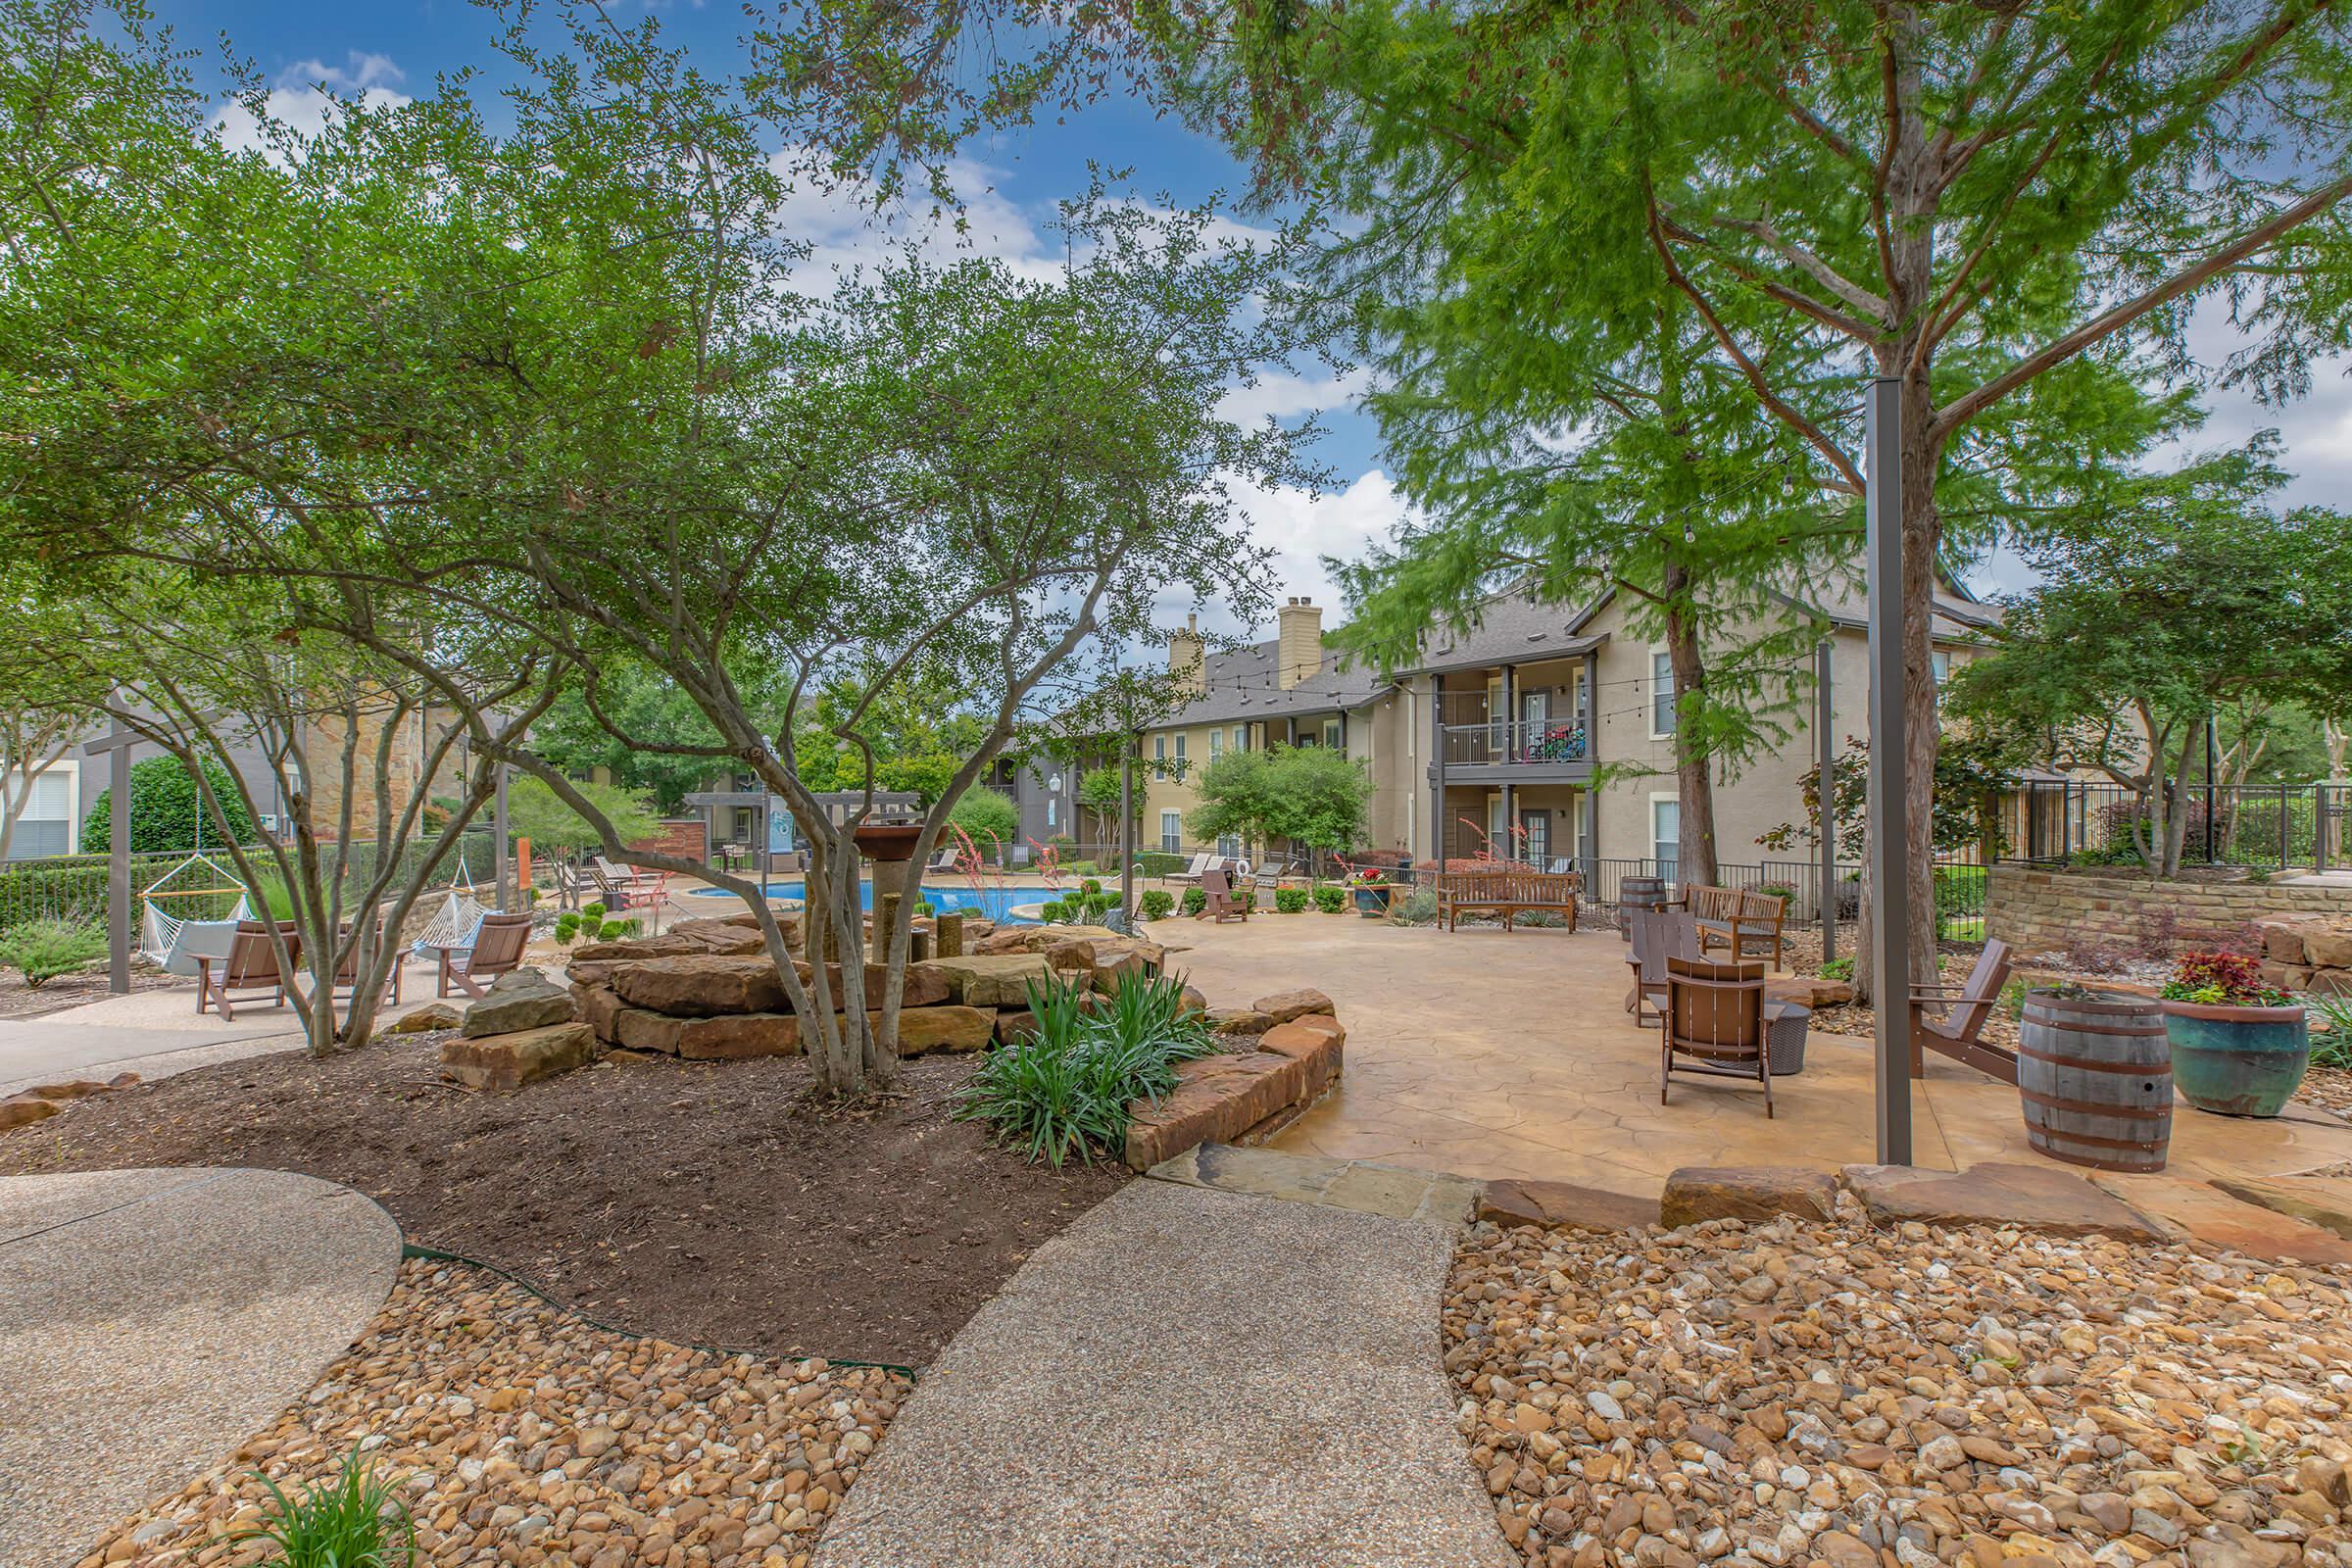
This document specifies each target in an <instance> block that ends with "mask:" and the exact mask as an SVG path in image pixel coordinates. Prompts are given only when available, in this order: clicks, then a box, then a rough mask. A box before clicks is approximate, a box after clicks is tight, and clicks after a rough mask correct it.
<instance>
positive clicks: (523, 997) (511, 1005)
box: [458, 968, 579, 1040]
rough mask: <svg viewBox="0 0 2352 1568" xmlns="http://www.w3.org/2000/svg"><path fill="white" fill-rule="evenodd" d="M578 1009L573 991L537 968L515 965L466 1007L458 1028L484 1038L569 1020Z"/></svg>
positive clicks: (475, 1036) (471, 1038) (465, 1033)
mask: <svg viewBox="0 0 2352 1568" xmlns="http://www.w3.org/2000/svg"><path fill="white" fill-rule="evenodd" d="M578 1013H579V1005H578V1004H577V1003H576V1002H574V1001H573V1000H572V996H571V993H570V992H569V991H567V990H565V989H564V987H562V986H560V985H557V984H556V983H555V982H554V981H552V980H550V979H548V977H547V976H546V975H544V974H541V973H540V972H539V971H538V970H536V969H532V968H521V969H515V970H512V971H510V972H508V973H506V974H502V975H500V976H499V977H498V978H497V979H496V980H494V981H492V982H491V983H490V994H489V995H488V996H485V997H483V998H482V999H481V1000H480V1001H478V1002H476V1003H474V1004H473V1005H471V1006H469V1007H467V1008H466V1016H465V1018H464V1020H463V1021H462V1022H460V1023H459V1025H458V1031H459V1033H461V1034H463V1035H464V1036H465V1037H466V1039H468V1040H481V1039H485V1038H487V1037H489V1036H491V1035H511V1034H518V1033H520V1032H521V1031H523V1030H525V1029H543V1028H545V1027H547V1026H548V1025H549V1024H556V1023H569V1022H570V1021H571V1020H572V1019H573V1018H574V1017H576V1016H578Z"/></svg>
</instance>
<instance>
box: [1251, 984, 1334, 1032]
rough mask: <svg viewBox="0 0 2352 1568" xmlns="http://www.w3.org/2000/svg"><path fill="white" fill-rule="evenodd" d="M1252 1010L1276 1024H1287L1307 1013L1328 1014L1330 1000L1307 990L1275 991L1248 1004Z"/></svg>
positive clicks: (1320, 993) (1330, 1007) (1318, 993)
mask: <svg viewBox="0 0 2352 1568" xmlns="http://www.w3.org/2000/svg"><path fill="white" fill-rule="evenodd" d="M1250 1007H1251V1009H1252V1010H1254V1011H1257V1012H1262V1013H1264V1014H1265V1015H1266V1016H1267V1017H1269V1018H1271V1019H1273V1020H1274V1021H1275V1022H1276V1023H1289V1022H1290V1021H1291V1020H1292V1019H1293V1018H1303V1017H1305V1016H1307V1015H1308V1014H1309V1013H1316V1012H1330V1011H1331V1010H1332V1005H1331V999H1330V998H1329V997H1327V996H1325V995H1324V994H1323V993H1322V992H1320V991H1316V990H1313V989H1311V988H1309V989H1303V990H1299V991H1277V992H1276V993H1274V995H1272V996H1270V997H1260V998H1258V999H1257V1000H1256V1001H1255V1002H1253V1003H1251V1004H1250Z"/></svg>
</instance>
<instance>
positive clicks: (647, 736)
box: [531, 662, 730, 816]
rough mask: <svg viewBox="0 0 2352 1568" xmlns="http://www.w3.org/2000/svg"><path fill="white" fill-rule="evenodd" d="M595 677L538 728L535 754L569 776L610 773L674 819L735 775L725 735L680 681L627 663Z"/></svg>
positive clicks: (570, 690) (571, 690)
mask: <svg viewBox="0 0 2352 1568" xmlns="http://www.w3.org/2000/svg"><path fill="white" fill-rule="evenodd" d="M588 673H589V676H590V677H592V678H584V679H582V680H581V681H580V682H579V683H577V684H575V685H572V686H569V687H567V688H565V690H564V695H563V696H562V697H559V698H558V699H557V700H556V703H555V706H554V707H552V708H550V709H549V710H548V711H547V716H546V717H544V718H542V719H540V720H539V722H538V723H537V724H535V725H533V726H532V729H531V746H532V749H533V750H535V751H536V752H537V753H538V754H539V755H540V756H541V757H544V758H546V759H547V760H548V761H550V762H552V763H554V764H555V765H556V766H557V767H559V768H562V769H563V770H564V771H565V772H567V773H582V774H584V773H586V772H587V771H588V770H589V769H591V768H596V767H602V768H605V769H607V770H608V771H609V772H610V773H611V774H612V775H613V781H614V782H615V783H617V784H619V785H621V786H622V787H623V788H624V789H626V790H629V791H632V792H635V793H637V794H640V795H645V796H648V797H650V798H651V799H652V801H653V803H654V809H656V810H657V811H659V812H661V813H662V814H663V815H671V816H674V815H676V814H677V813H678V812H679V811H681V810H683V809H684V808H685V801H686V796H687V795H688V793H690V792H692V791H695V790H701V789H705V788H707V787H709V784H710V781H711V775H712V774H714V773H719V772H725V771H729V770H730V769H729V766H728V760H727V757H726V753H725V750H724V748H722V747H721V746H720V745H719V740H718V732H717V731H716V730H714V729H712V728H711V723H710V720H708V719H706V718H704V717H703V714H702V711H701V710H700V709H698V708H696V707H695V706H694V703H693V702H692V701H691V700H690V699H689V698H688V697H687V696H686V694H685V693H684V692H682V691H680V690H679V689H678V688H677V686H676V685H675V684H674V683H673V682H670V681H666V680H663V679H662V677H661V676H659V675H656V674H654V673H653V672H651V671H650V670H647V669H646V668H645V667H644V666H642V665H639V664H635V663H629V662H614V663H613V664H611V665H609V666H605V667H600V668H596V669H594V670H591V671H589V672H588ZM624 735H625V736H628V737H630V738H629V739H627V740H623V739H622V738H621V737H622V736H624Z"/></svg>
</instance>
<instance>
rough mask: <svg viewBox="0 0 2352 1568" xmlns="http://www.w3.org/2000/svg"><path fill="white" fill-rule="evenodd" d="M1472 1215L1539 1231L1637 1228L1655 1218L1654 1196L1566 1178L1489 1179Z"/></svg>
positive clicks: (1652, 1222)
mask: <svg viewBox="0 0 2352 1568" xmlns="http://www.w3.org/2000/svg"><path fill="white" fill-rule="evenodd" d="M1478 1217H1479V1218H1480V1219H1483V1220H1490V1221H1492V1222H1494V1223H1495V1224H1496V1225H1536V1226H1541V1227H1543V1228H1544V1229H1545V1230H1574V1231H1638V1230H1641V1229H1642V1227H1643V1226H1646V1225H1655V1224H1656V1223H1657V1222H1658V1201H1657V1200H1656V1199H1654V1198H1628V1197H1626V1196H1625V1195H1624V1194H1622V1193H1612V1192H1608V1191H1605V1190H1603V1189H1601V1188H1598V1187H1578V1186H1576V1185H1574V1184H1573V1183H1570V1182H1538V1181H1509V1180H1504V1181H1491V1182H1489V1183H1487V1186H1486V1190H1485V1191H1484V1192H1483V1193H1481V1194H1480V1195H1479V1200H1478Z"/></svg>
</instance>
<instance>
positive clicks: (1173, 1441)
mask: <svg viewBox="0 0 2352 1568" xmlns="http://www.w3.org/2000/svg"><path fill="white" fill-rule="evenodd" d="M1452 1255H1453V1231H1452V1229H1451V1227H1449V1226H1441V1225H1433V1224H1422V1223H1418V1222H1415V1221H1411V1220H1397V1219H1390V1218H1385V1217H1382V1216H1379V1215H1375V1214H1365V1213H1356V1212H1351V1211H1349V1210H1347V1209H1342V1208H1336V1207H1331V1206H1327V1205H1323V1204H1319V1203H1302V1202H1291V1201H1283V1200H1280V1199H1272V1198H1264V1197H1257V1196H1252V1195H1249V1194H1242V1193H1232V1192H1217V1191H1212V1190H1209V1189H1205V1188H1201V1187H1194V1186H1187V1185H1181V1184H1178V1183H1175V1182H1167V1181H1143V1182H1137V1183H1135V1184H1134V1185H1133V1186H1131V1187H1128V1188H1125V1189H1123V1190H1122V1191H1120V1192H1119V1193H1117V1194H1115V1195H1114V1196H1112V1197H1111V1198H1110V1199H1108V1200H1106V1201H1104V1202H1103V1204H1102V1205H1101V1206H1099V1207H1097V1208H1096V1209H1095V1210H1094V1211H1093V1212H1091V1213H1089V1214H1088V1215H1086V1216H1085V1217H1084V1218H1082V1219H1080V1220H1079V1221H1078V1222H1077V1223H1076V1224H1074V1225H1072V1226H1071V1227H1070V1228H1069V1229H1068V1230H1066V1231H1064V1232H1062V1233H1061V1234H1060V1235H1059V1236H1057V1237H1055V1238H1054V1240H1053V1241H1051V1242H1049V1243H1047V1244H1046V1245H1045V1246H1044V1247H1042V1248H1040V1249H1039V1250H1038V1251H1037V1253H1036V1255H1035V1256H1033V1257H1032V1258H1031V1259H1030V1260H1029V1262H1028V1263H1027V1264H1026V1265H1025V1266H1024V1267H1023V1268H1022V1269H1021V1271H1020V1272H1019V1273H1018V1274H1016V1275H1014V1276H1013V1278H1012V1280H1011V1282H1010V1283H1009V1284H1008V1285H1007V1286H1006V1287H1005V1292H1004V1294H1003V1295H1001V1296H999V1297H998V1298H997V1299H995V1300H993V1301H991V1302H990V1303H989V1304H988V1305H987V1306H985V1307H983V1308H981V1310H980V1313H979V1315H978V1316H977V1317H975V1318H973V1319H972V1321H971V1322H970V1323H969V1324H967V1325H966V1326H965V1327H964V1329H963V1331H962V1332H961V1333H960V1334H958V1335H957V1336H956V1339H955V1341H954V1343H952V1344H951V1345H950V1346H949V1347H948V1348H947V1350H946V1352H945V1353H944V1354H943V1355H942V1356H941V1357H940V1359H939V1360H938V1361H937V1362H936V1363H935V1364H934V1365H933V1366H932V1367H931V1368H930V1369H929V1370H928V1371H927V1372H926V1374H925V1375H924V1377H923V1379H922V1382H921V1384H920V1385H919V1387H918V1388H917V1389H916V1392H915V1395H914V1397H913V1398H911V1399H910V1400H908V1401H907V1405H906V1407H905V1408H904V1409H903V1410H902V1411H900V1413H899V1416H898V1419H897V1421H896V1422H895V1423H894V1424H893V1425H892V1427H891V1430H890V1435H889V1437H888V1438H887V1439H886V1440H885V1441H884V1442H883V1444H882V1446H881V1447H880V1448H879V1449H877V1450H876V1452H875V1455H874V1458H873V1460H872V1462H871V1463H870V1464H868V1465H867V1466H866V1469H865V1472H864V1474H863V1475H862V1476H860V1477H859V1479H858V1485H857V1487H856V1489H855V1490H853V1491H852V1492H851V1493H850V1495H849V1496H848V1497H847V1498H846V1499H845V1500H844V1502H843V1504H842V1508H841V1512H840V1513H839V1515H838V1516H837V1517H836V1519H835V1521H834V1523H833V1526H832V1528H831V1529H830V1530H829V1531H828V1532H827V1533H826V1536H825V1539H824V1543H823V1544H822V1545H821V1546H820V1547H819V1548H818V1551H817V1555H816V1562H815V1568H915V1565H921V1568H995V1565H1000V1564H1001V1565H1004V1568H1243V1565H1249V1568H1270V1565H1275V1564H1280V1565H1282V1568H1424V1565H1426V1568H1504V1565H1507V1564H1511V1563H1514V1562H1516V1561H1517V1554H1516V1553H1513V1552H1510V1551H1508V1550H1507V1549H1506V1548H1505V1547H1504V1544H1503V1542H1502V1539H1501V1537H1500V1536H1499V1535H1498V1534H1497V1533H1496V1531H1495V1519H1494V1514H1493V1512H1492V1510H1491V1508H1490V1506H1489V1504H1488V1503H1487V1500H1486V1495H1485V1489H1484V1488H1483V1487H1482V1486H1481V1485H1480V1484H1479V1481H1478V1478H1477V1476H1476V1475H1475V1474H1474V1473H1473V1472H1472V1470H1471V1468H1470V1466H1469V1464H1468V1462H1467V1460H1466V1458H1465V1456H1464V1450H1463V1445H1462V1440H1461V1439H1460V1437H1459V1436H1458V1435H1457V1434H1456V1432H1455V1427H1454V1409H1453V1401H1452V1398H1451V1397H1450V1395H1449V1392H1448V1389H1447V1385H1446V1378H1445V1375H1444V1373H1443V1372H1442V1370H1441V1368H1440V1365H1439V1359H1438V1356H1439V1347H1438V1314H1439V1300H1440V1297H1441V1294H1442V1292H1443V1290H1444V1287H1445V1283H1446V1273H1447V1269H1448V1267H1449V1265H1450V1262H1451V1259H1452Z"/></svg>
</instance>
